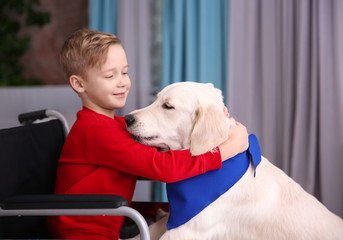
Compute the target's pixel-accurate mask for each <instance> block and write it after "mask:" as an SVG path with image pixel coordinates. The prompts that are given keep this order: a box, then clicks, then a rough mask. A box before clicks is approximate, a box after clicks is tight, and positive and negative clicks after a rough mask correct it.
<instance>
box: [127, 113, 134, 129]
mask: <svg viewBox="0 0 343 240" xmlns="http://www.w3.org/2000/svg"><path fill="white" fill-rule="evenodd" d="M124 119H125V122H126V125H127V126H128V127H130V126H132V125H133V124H134V123H135V122H136V118H135V117H134V116H133V115H132V114H128V115H126V116H125V117H124Z"/></svg>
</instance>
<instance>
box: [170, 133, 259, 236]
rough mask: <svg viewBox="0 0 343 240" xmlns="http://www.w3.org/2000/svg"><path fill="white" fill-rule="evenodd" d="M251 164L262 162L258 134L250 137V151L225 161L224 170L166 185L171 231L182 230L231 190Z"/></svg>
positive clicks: (255, 165) (255, 164)
mask: <svg viewBox="0 0 343 240" xmlns="http://www.w3.org/2000/svg"><path fill="white" fill-rule="evenodd" d="M250 161H252V162H253V164H254V168H255V170H254V171H255V172H254V173H256V167H257V165H258V164H259V163H260V162H261V150H260V146H259V143H258V140H257V138H256V136H255V135H253V134H251V135H250V136H249V149H248V150H247V151H245V152H243V153H240V154H238V155H236V156H234V157H233V158H230V159H228V160H226V161H225V162H223V164H222V168H220V169H216V170H213V171H209V172H207V173H204V174H201V175H198V176H195V177H192V178H189V179H186V180H182V181H179V182H175V183H168V184H167V195H168V201H169V206H170V217H169V220H168V223H167V228H168V229H169V230H171V229H173V228H176V227H179V226H180V225H182V224H185V223H186V222H188V221H189V220H190V219H191V218H193V217H194V216H196V215H197V214H198V213H200V212H201V211H202V210H203V209H204V208H206V207H207V206H208V205H210V204H211V203H212V202H213V201H215V200H216V199H217V198H219V197H220V196H221V195H222V194H224V193H225V192H226V191H228V190H229V189H230V188H231V187H232V186H233V185H234V184H235V183H236V182H238V181H239V179H240V178H241V177H242V176H243V175H244V173H245V172H246V171H247V170H248V167H249V164H250Z"/></svg>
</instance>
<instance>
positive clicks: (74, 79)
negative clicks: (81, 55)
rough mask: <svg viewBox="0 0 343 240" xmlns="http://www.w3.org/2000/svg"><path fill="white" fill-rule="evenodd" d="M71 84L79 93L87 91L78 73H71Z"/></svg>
mask: <svg viewBox="0 0 343 240" xmlns="http://www.w3.org/2000/svg"><path fill="white" fill-rule="evenodd" d="M69 83H70V86H71V87H72V88H73V89H74V91H75V92H77V93H82V92H84V91H85V89H84V84H83V79H82V78H81V77H79V76H76V75H71V76H70V78H69Z"/></svg>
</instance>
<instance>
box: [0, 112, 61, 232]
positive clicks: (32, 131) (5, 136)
mask: <svg viewBox="0 0 343 240" xmlns="http://www.w3.org/2000/svg"><path fill="white" fill-rule="evenodd" d="M64 141H65V136H64V132H63V127H62V125H61V122H60V121H59V120H57V119H53V120H50V121H47V122H41V123H32V124H27V125H24V126H20V127H14V128H9V129H2V130H0V200H1V199H3V198H5V197H8V196H11V195H19V194H20V195H22V194H46V193H54V187H55V180H56V171H57V163H58V159H59V156H60V153H61V150H62V147H63V144H64ZM19 225H20V226H25V227H23V228H22V229H20V230H19V229H18V228H17V226H19ZM36 225H45V217H0V238H6V235H10V236H11V238H13V233H15V234H16V237H15V238H26V237H25V236H26V235H27V236H30V238H32V236H35V235H37V236H38V235H39V234H41V233H38V232H37V226H36ZM38 229H39V228H38ZM42 231H45V228H42ZM39 236H42V235H39Z"/></svg>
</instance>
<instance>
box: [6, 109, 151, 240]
mask: <svg viewBox="0 0 343 240" xmlns="http://www.w3.org/2000/svg"><path fill="white" fill-rule="evenodd" d="M18 118H19V122H20V123H21V124H22V125H21V126H18V127H13V128H8V129H2V130H0V182H1V184H0V238H11V239H19V238H26V239H28V238H29V239H32V238H44V239H46V238H49V235H48V233H47V230H46V227H45V222H46V216H61V215H73V216H77V215H102V216H105V215H107V216H110V215H111V216H118V215H120V216H126V217H128V218H130V219H132V220H133V221H134V223H135V224H136V225H137V226H138V229H139V232H140V234H141V239H144V240H148V239H150V234H149V229H148V225H147V222H146V220H145V219H144V217H143V216H142V215H141V214H140V213H139V212H138V211H137V210H135V209H133V208H131V207H129V204H128V201H127V200H126V199H125V198H124V197H122V196H117V195H87V194H84V195H83V194H81V195H71V194H63V195H58V194H54V186H55V178H56V171H57V163H58V159H59V155H60V152H61V150H62V147H63V144H64V141H65V139H66V136H67V134H68V132H69V128H68V124H67V121H66V119H65V118H64V116H63V115H62V114H61V113H59V112H57V111H54V110H41V111H35V112H30V113H24V114H20V115H19V116H18Z"/></svg>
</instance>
